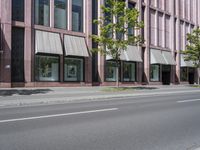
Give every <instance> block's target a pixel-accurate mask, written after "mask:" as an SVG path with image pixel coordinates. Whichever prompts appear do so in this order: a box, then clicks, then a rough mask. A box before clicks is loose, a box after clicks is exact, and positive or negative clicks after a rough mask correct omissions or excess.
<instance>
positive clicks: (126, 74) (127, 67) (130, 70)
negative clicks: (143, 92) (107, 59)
mask: <svg viewBox="0 0 200 150" xmlns="http://www.w3.org/2000/svg"><path fill="white" fill-rule="evenodd" d="M123 81H125V82H134V81H136V63H133V62H132V63H131V62H124V63H123Z"/></svg>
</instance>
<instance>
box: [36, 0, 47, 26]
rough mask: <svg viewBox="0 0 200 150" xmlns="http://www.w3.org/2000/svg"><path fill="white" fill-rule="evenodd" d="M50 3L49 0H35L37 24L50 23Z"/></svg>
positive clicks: (45, 24)
mask: <svg viewBox="0 0 200 150" xmlns="http://www.w3.org/2000/svg"><path fill="white" fill-rule="evenodd" d="M49 22H50V3H49V0H35V24H38V25H44V26H49V25H50V23H49Z"/></svg>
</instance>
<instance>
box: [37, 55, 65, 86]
mask: <svg viewBox="0 0 200 150" xmlns="http://www.w3.org/2000/svg"><path fill="white" fill-rule="evenodd" d="M37 56H43V57H57V58H58V80H57V81H44V80H37V77H36V75H37V72H36V69H35V68H36V65H37V61H36V57H37ZM34 80H35V81H36V82H60V81H61V80H60V55H56V54H46V53H38V54H35V57H34Z"/></svg>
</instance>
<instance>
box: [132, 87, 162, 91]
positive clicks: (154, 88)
mask: <svg viewBox="0 0 200 150" xmlns="http://www.w3.org/2000/svg"><path fill="white" fill-rule="evenodd" d="M134 89H136V90H156V89H158V88H157V87H134Z"/></svg>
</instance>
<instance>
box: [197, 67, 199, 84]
mask: <svg viewBox="0 0 200 150" xmlns="http://www.w3.org/2000/svg"><path fill="white" fill-rule="evenodd" d="M197 80H198V81H197V82H198V85H200V68H197Z"/></svg>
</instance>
